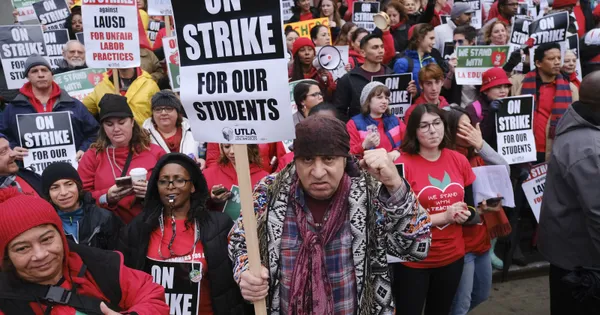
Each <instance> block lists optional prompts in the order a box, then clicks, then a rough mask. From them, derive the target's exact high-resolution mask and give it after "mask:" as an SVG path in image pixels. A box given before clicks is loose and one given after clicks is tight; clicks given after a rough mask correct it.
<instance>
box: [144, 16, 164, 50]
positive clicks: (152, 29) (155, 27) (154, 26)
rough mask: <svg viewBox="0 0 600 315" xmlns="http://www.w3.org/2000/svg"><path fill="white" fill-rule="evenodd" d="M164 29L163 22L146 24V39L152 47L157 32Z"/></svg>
mask: <svg viewBox="0 0 600 315" xmlns="http://www.w3.org/2000/svg"><path fill="white" fill-rule="evenodd" d="M164 27H165V22H162V21H161V22H157V21H150V23H148V30H147V31H146V33H148V39H150V44H152V45H154V42H155V41H156V36H157V35H158V31H160V29H161V28H164Z"/></svg>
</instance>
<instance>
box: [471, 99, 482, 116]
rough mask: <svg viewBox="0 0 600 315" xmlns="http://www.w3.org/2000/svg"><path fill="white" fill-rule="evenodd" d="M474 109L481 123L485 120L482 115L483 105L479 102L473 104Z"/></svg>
mask: <svg viewBox="0 0 600 315" xmlns="http://www.w3.org/2000/svg"><path fill="white" fill-rule="evenodd" d="M473 108H475V113H476V114H477V118H478V119H479V121H481V119H483V115H482V113H481V103H480V102H479V101H475V102H473Z"/></svg>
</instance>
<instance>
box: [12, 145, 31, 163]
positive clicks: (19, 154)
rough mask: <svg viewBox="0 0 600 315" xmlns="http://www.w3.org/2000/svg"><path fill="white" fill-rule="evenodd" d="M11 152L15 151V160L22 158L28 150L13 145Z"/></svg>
mask: <svg viewBox="0 0 600 315" xmlns="http://www.w3.org/2000/svg"><path fill="white" fill-rule="evenodd" d="M13 152H15V155H16V157H15V158H16V159H17V160H23V158H24V157H26V156H27V155H28V154H29V150H27V149H25V148H22V147H15V148H14V149H13Z"/></svg>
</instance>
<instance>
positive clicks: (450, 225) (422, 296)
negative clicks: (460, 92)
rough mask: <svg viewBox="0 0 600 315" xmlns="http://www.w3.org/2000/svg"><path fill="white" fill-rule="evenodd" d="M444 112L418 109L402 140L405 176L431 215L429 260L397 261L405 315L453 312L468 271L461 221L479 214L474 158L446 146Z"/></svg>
mask: <svg viewBox="0 0 600 315" xmlns="http://www.w3.org/2000/svg"><path fill="white" fill-rule="evenodd" d="M443 116H444V115H443V111H442V110H440V109H439V108H438V107H437V106H435V105H431V104H425V105H419V106H417V107H416V108H415V110H414V111H413V114H412V117H411V119H410V120H409V122H408V126H407V128H406V136H405V137H404V141H403V143H402V147H401V149H402V152H403V154H402V156H400V158H399V159H398V160H396V163H397V164H404V177H405V179H406V180H407V181H408V183H409V184H410V186H411V187H412V189H413V191H414V192H415V194H417V198H418V199H419V203H420V204H421V206H423V208H425V209H427V211H428V212H429V214H430V216H431V225H432V226H433V228H432V229H431V230H432V241H431V248H430V249H429V254H428V256H427V258H426V259H425V260H423V261H420V262H402V263H396V264H393V265H392V266H393V271H394V283H393V294H394V301H395V304H396V305H397V307H399V309H400V312H401V313H402V314H403V315H421V314H422V312H423V305H424V304H425V301H427V303H426V305H425V313H424V314H425V315H438V314H448V313H449V312H450V308H451V306H452V300H453V298H454V295H455V293H456V289H457V288H458V284H459V282H460V277H461V274H462V270H463V258H464V255H465V243H464V241H463V233H462V225H461V224H462V223H464V222H466V221H467V220H468V219H469V218H470V216H471V215H472V214H473V215H474V214H475V211H473V210H470V209H473V193H472V189H471V184H472V183H473V181H475V174H473V171H472V170H471V165H470V164H469V161H467V159H466V158H465V157H464V156H463V155H461V154H460V153H458V152H455V151H452V150H450V149H447V148H446V147H447V146H448V141H449V140H448V135H447V134H446V133H445V127H446V124H445V120H444V117H443Z"/></svg>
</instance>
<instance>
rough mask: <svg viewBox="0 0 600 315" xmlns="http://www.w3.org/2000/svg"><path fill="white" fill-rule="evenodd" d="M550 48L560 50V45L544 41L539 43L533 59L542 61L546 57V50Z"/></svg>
mask: <svg viewBox="0 0 600 315" xmlns="http://www.w3.org/2000/svg"><path fill="white" fill-rule="evenodd" d="M550 49H558V50H560V45H559V44H558V43H544V44H541V45H539V46H538V47H537V48H536V49H535V52H534V53H533V61H534V62H537V61H542V60H543V59H544V56H545V55H546V52H547V51H548V50H550Z"/></svg>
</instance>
